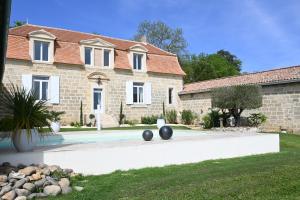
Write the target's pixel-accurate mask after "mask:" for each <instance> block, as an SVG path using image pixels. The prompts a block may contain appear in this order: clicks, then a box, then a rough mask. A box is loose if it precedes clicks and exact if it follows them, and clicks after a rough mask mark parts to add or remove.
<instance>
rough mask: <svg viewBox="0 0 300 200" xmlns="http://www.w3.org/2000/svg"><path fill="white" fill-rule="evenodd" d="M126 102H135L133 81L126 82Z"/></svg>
mask: <svg viewBox="0 0 300 200" xmlns="http://www.w3.org/2000/svg"><path fill="white" fill-rule="evenodd" d="M126 104H133V82H132V81H127V82H126Z"/></svg>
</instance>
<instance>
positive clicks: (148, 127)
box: [60, 125, 190, 132]
mask: <svg viewBox="0 0 300 200" xmlns="http://www.w3.org/2000/svg"><path fill="white" fill-rule="evenodd" d="M172 128H173V129H177V130H178V129H180V130H187V129H190V128H188V127H186V126H172ZM141 129H143V130H144V129H157V127H156V125H149V126H129V127H113V128H102V130H141ZM96 130H97V128H76V127H71V128H61V129H60V132H71V131H96Z"/></svg>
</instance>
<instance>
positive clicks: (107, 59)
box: [103, 49, 110, 67]
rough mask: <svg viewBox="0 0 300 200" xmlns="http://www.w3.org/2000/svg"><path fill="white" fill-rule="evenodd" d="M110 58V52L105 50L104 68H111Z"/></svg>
mask: <svg viewBox="0 0 300 200" xmlns="http://www.w3.org/2000/svg"><path fill="white" fill-rule="evenodd" d="M109 56H110V50H107V49H105V50H104V51H103V65H104V67H109V66H110V65H109V60H110V58H109Z"/></svg>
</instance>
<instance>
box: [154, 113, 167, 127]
mask: <svg viewBox="0 0 300 200" xmlns="http://www.w3.org/2000/svg"><path fill="white" fill-rule="evenodd" d="M156 125H157V128H158V129H160V128H161V127H163V126H164V125H166V120H165V118H164V116H163V115H160V117H159V118H157V120H156Z"/></svg>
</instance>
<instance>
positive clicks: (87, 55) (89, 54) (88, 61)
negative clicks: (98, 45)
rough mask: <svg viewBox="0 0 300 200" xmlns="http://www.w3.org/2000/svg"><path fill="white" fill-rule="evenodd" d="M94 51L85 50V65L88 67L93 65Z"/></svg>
mask: <svg viewBox="0 0 300 200" xmlns="http://www.w3.org/2000/svg"><path fill="white" fill-rule="evenodd" d="M92 50H93V49H92V48H90V47H85V48H84V63H85V64H86V65H92Z"/></svg>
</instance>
